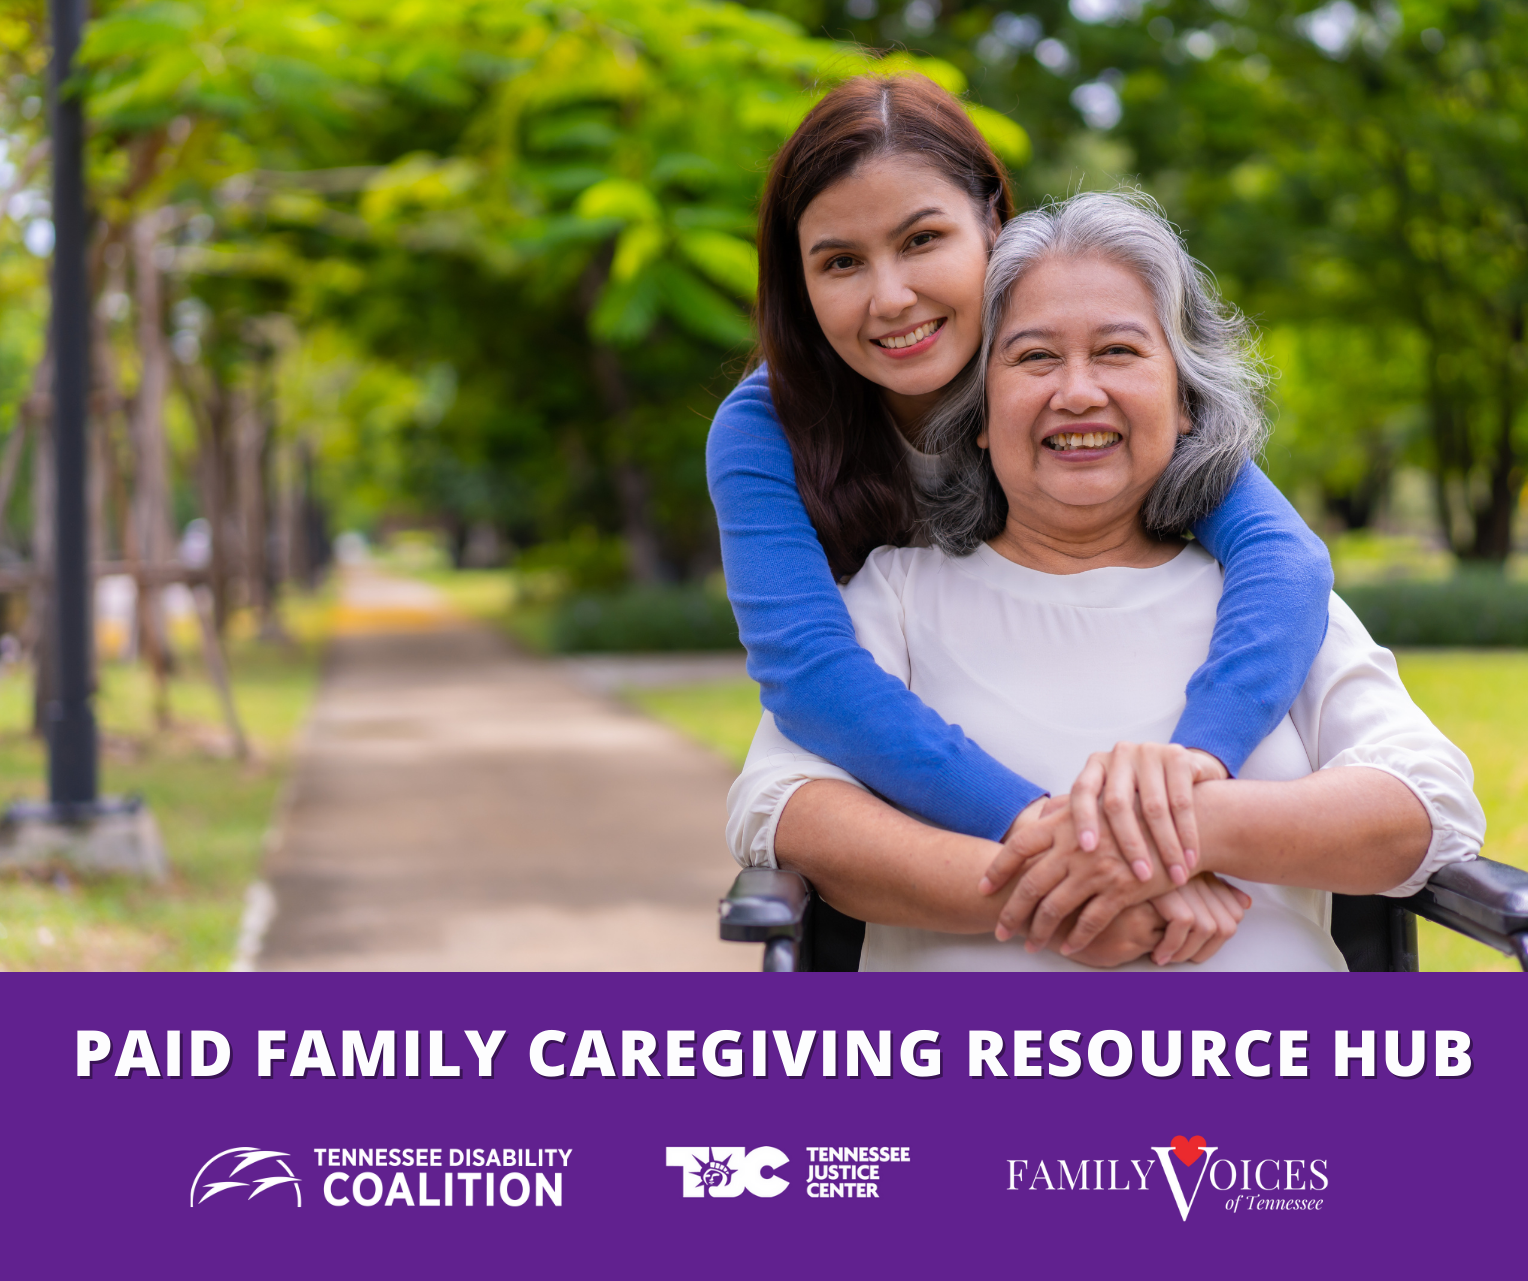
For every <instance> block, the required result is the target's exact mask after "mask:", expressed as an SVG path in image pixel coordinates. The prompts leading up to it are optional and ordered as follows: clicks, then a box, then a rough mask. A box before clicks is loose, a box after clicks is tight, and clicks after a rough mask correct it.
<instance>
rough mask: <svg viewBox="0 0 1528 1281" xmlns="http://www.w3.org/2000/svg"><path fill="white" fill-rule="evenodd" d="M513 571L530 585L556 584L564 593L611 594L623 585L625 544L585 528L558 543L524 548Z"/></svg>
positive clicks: (624, 576) (622, 541)
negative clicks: (547, 581)
mask: <svg viewBox="0 0 1528 1281" xmlns="http://www.w3.org/2000/svg"><path fill="white" fill-rule="evenodd" d="M515 568H516V569H517V570H519V571H520V573H521V574H522V575H524V576H525V577H526V578H527V579H529V580H532V581H540V582H544V581H546V580H549V579H550V580H556V582H557V583H558V584H560V589H561V590H564V591H565V590H572V591H576V592H608V591H614V590H615V589H616V588H618V587H620V586H621V584H622V583H624V582H625V581H626V572H627V553H626V543H625V540H624V539H621V538H614V537H602V536H601V535H600V534H598V533H596V532H595V531H594V530H593V529H592V528H590V527H589V526H587V525H586V526H582V527H580V528H578V529H575V530H574V531H573V533H572V534H571V535H570V536H569V537H568V538H565V539H564V540H563V541H562V542H558V543H538V544H537V545H536V546H535V547H529V548H527V549H526V550H525V551H524V552H522V553H521V554H520V559H519V560H518V561H517V562H516V563H515Z"/></svg>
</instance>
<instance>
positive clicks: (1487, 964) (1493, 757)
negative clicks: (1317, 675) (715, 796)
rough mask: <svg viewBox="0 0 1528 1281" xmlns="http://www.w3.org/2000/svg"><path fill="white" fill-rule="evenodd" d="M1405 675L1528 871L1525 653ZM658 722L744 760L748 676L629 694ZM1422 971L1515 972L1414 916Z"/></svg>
mask: <svg viewBox="0 0 1528 1281" xmlns="http://www.w3.org/2000/svg"><path fill="white" fill-rule="evenodd" d="M1399 659H1400V666H1401V675H1402V677H1403V678H1404V679H1405V681H1406V685H1407V688H1408V689H1409V690H1410V691H1411V695H1412V697H1413V698H1414V699H1416V701H1417V703H1418V705H1419V706H1420V707H1421V708H1422V710H1423V711H1425V712H1426V713H1427V714H1428V716H1430V717H1431V718H1432V720H1433V722H1434V723H1435V724H1436V725H1437V726H1438V728H1439V729H1441V730H1442V731H1443V732H1444V733H1445V734H1447V735H1448V736H1449V737H1450V738H1451V739H1453V741H1454V742H1456V743H1457V744H1458V745H1459V746H1460V747H1461V748H1463V749H1464V751H1465V753H1466V754H1467V755H1468V756H1469V758H1470V760H1471V762H1472V763H1473V764H1474V766H1475V791H1476V794H1477V795H1478V796H1479V797H1480V801H1481V804H1482V805H1484V806H1485V811H1486V819H1487V824H1488V830H1487V835H1486V848H1485V853H1486V854H1487V855H1488V856H1489V857H1491V858H1494V859H1497V860H1499V861H1501V862H1503V863H1512V864H1515V865H1516V866H1518V867H1522V868H1528V651H1522V650H1485V651H1475V650H1410V651H1404V652H1402V653H1401V654H1400V655H1399ZM627 697H628V698H629V699H630V700H631V702H633V703H634V704H636V705H637V706H638V707H640V708H642V709H643V710H644V711H646V712H648V713H649V714H650V715H652V716H655V717H657V718H658V719H659V720H662V721H666V722H667V723H668V724H670V725H673V726H674V727H675V728H676V729H679V730H681V731H683V732H684V733H686V734H688V735H689V736H690V737H691V738H694V739H696V740H697V741H698V742H701V743H703V744H705V745H706V746H707V747H709V748H711V749H713V750H714V751H716V752H718V753H719V754H721V755H722V756H724V757H725V758H726V759H727V760H729V761H731V762H732V763H733V764H734V765H737V766H741V765H742V763H743V758H744V756H746V755H747V753H748V744H749V742H750V741H751V740H752V738H753V732H754V729H755V728H756V727H757V726H758V723H759V697H758V688H757V686H755V685H754V683H753V682H752V681H748V680H734V681H708V682H705V683H703V684H694V685H680V686H674V687H670V688H661V689H644V690H632V691H628V694H627ZM1418 927H1419V936H1420V943H1421V954H1422V968H1423V969H1424V970H1513V969H1516V965H1515V963H1514V962H1512V961H1511V960H1509V959H1508V958H1507V957H1504V956H1502V955H1500V954H1499V953H1497V952H1494V951H1492V950H1491V949H1490V948H1488V947H1485V946H1483V945H1482V944H1479V943H1476V942H1474V941H1473V940H1471V939H1467V938H1464V937H1463V936H1462V935H1458V934H1454V933H1451V932H1450V931H1448V930H1445V929H1443V928H1442V927H1441V926H1436V925H1433V924H1431V923H1430V922H1427V921H1421V922H1419V923H1418Z"/></svg>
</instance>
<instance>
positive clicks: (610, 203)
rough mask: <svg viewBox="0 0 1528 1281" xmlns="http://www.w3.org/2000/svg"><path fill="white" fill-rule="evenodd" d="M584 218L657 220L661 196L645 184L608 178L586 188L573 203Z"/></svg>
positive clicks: (575, 209) (574, 208)
mask: <svg viewBox="0 0 1528 1281" xmlns="http://www.w3.org/2000/svg"><path fill="white" fill-rule="evenodd" d="M573 212H574V213H576V214H577V215H578V216H579V217H580V218H619V219H621V220H622V221H623V222H657V221H658V218H659V216H660V213H661V210H660V209H659V207H658V200H657V197H655V196H654V195H653V193H652V192H650V191H649V190H648V189H647V188H646V187H644V186H642V184H641V183H638V182H631V181H630V180H628V179H626V178H606V179H605V181H604V182H597V183H595V184H594V186H592V187H590V188H589V189H588V190H587V191H585V192H584V193H583V194H582V195H580V196H579V198H578V199H577V200H576V201H575V202H574V204H573Z"/></svg>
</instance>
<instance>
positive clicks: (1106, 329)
mask: <svg viewBox="0 0 1528 1281" xmlns="http://www.w3.org/2000/svg"><path fill="white" fill-rule="evenodd" d="M1104 334H1135V335H1136V336H1137V337H1140V338H1144V339H1146V340H1147V341H1148V342H1149V341H1151V334H1150V333H1149V332H1148V331H1147V330H1146V329H1145V328H1144V327H1142V326H1141V325H1138V324H1136V323H1135V321H1133V320H1114V321H1110V322H1109V323H1108V324H1106V325H1100V326H1099V327H1098V328H1097V329H1095V330H1094V331H1093V335H1094V337H1102V336H1103V335H1104ZM1055 336H1056V331H1055V330H1054V329H1045V328H1039V327H1036V328H1031V329H1016V330H1014V332H1013V333H1011V334H1008V335H1006V336H1005V337H1004V338H1003V350H1004V351H1006V350H1007V349H1008V348H1009V347H1012V346H1013V344H1014V343H1016V342H1020V341H1022V340H1023V339H1025V338H1054V337H1055Z"/></svg>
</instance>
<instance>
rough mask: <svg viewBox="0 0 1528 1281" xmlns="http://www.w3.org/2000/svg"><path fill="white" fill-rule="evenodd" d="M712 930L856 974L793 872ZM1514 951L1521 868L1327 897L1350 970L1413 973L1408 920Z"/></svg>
mask: <svg viewBox="0 0 1528 1281" xmlns="http://www.w3.org/2000/svg"><path fill="white" fill-rule="evenodd" d="M720 914H721V935H722V938H723V939H724V940H726V941H728V942H732V943H762V944H764V970H765V971H766V972H768V973H788V972H793V971H803V970H840V971H842V970H858V969H859V961H860V950H861V948H862V946H863V945H864V941H865V923H864V922H863V921H857V920H855V919H854V918H853V917H851V916H846V915H844V913H842V912H840V911H838V910H837V909H836V908H834V907H832V906H831V905H829V904H828V903H825V902H824V901H823V900H822V899H821V898H820V897H819V896H818V895H817V894H815V893H814V892H813V890H812V886H811V884H810V882H808V881H807V879H806V878H805V877H804V876H801V875H800V874H799V873H796V872H781V871H777V870H775V869H774V868H768V867H747V868H744V869H743V870H742V871H741V872H739V873H738V875H737V879H736V880H734V881H733V882H732V888H731V889H730V890H729V891H728V892H727V897H726V898H724V899H722V900H721V904H720ZM1419 916H1421V917H1425V918H1426V919H1427V920H1429V921H1436V922H1437V923H1438V924H1439V925H1443V926H1446V927H1447V928H1448V929H1451V930H1453V931H1455V932H1456V933H1459V934H1466V935H1468V936H1469V937H1470V938H1472V939H1476V940H1477V941H1479V942H1481V943H1485V944H1487V945H1488V946H1490V947H1494V948H1495V949H1496V950H1497V951H1498V952H1503V953H1505V954H1506V955H1508V956H1512V957H1515V958H1516V959H1517V963H1518V965H1519V967H1520V968H1522V969H1523V970H1528V872H1524V871H1521V870H1520V869H1518V868H1515V867H1511V866H1509V865H1507V864H1506V863H1498V862H1496V861H1495V860H1494V859H1489V858H1477V859H1475V860H1474V861H1473V862H1469V863H1453V864H1450V865H1449V866H1448V867H1445V868H1443V869H1442V870H1441V871H1440V872H1438V873H1437V874H1436V875H1434V876H1433V877H1432V878H1431V879H1430V880H1429V881H1428V882H1427V884H1426V885H1425V886H1423V887H1422V889H1420V890H1419V891H1418V892H1417V893H1415V894H1413V895H1411V897H1409V898H1385V897H1383V896H1382V895H1378V894H1365V895H1350V894H1333V895H1332V940H1333V942H1335V943H1336V944H1337V947H1338V949H1339V950H1340V951H1341V952H1342V955H1343V956H1344V957H1345V958H1346V960H1347V963H1348V969H1349V970H1350V971H1355V972H1361V971H1371V972H1372V971H1391V972H1400V973H1415V972H1416V970H1417V968H1418V966H1417V917H1419Z"/></svg>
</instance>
